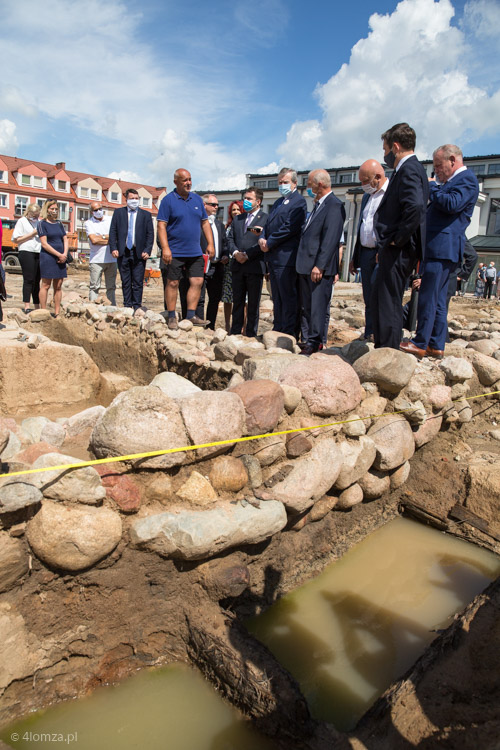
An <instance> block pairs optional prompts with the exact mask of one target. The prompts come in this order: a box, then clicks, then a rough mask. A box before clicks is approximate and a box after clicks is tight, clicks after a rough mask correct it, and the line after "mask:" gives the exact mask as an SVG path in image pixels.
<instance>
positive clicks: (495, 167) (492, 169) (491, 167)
mask: <svg viewBox="0 0 500 750" xmlns="http://www.w3.org/2000/svg"><path fill="white" fill-rule="evenodd" d="M488 174H500V164H488Z"/></svg>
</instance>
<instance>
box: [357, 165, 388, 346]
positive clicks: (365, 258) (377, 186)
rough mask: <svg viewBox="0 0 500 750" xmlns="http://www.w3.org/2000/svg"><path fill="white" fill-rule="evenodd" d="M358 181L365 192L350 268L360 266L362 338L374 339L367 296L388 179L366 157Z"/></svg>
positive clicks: (370, 286) (368, 297)
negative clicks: (378, 216) (376, 226)
mask: <svg viewBox="0 0 500 750" xmlns="http://www.w3.org/2000/svg"><path fill="white" fill-rule="evenodd" d="M359 181H360V182H361V187H362V188H363V190H364V191H365V195H364V196H363V198H362V200H361V213H360V217H359V224H358V233H357V235H356V244H355V246H354V253H353V255H352V260H351V262H350V264H349V271H350V272H351V273H354V272H355V269H356V268H360V269H361V285H362V288H363V301H364V303H365V333H364V338H365V339H367V340H368V341H371V340H373V325H372V314H371V308H370V297H371V292H372V285H373V281H374V273H375V268H376V266H377V235H376V233H375V229H374V225H373V220H374V217H375V214H376V212H377V209H378V207H379V205H380V203H381V202H382V198H383V197H384V195H385V191H386V190H387V186H388V185H389V180H388V179H387V177H386V176H385V172H384V168H383V167H382V165H381V164H380V162H378V161H377V160H376V159H368V160H367V161H365V162H363V164H362V165H361V166H360V168H359Z"/></svg>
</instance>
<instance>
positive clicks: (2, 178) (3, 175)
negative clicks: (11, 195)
mask: <svg viewBox="0 0 500 750" xmlns="http://www.w3.org/2000/svg"><path fill="white" fill-rule="evenodd" d="M0 182H7V172H5V171H2V170H0Z"/></svg>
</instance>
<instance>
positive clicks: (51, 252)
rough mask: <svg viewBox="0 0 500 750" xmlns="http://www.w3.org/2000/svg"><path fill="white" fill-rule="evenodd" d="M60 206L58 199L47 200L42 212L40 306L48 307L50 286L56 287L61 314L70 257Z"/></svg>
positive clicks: (40, 231)
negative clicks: (58, 216)
mask: <svg viewBox="0 0 500 750" xmlns="http://www.w3.org/2000/svg"><path fill="white" fill-rule="evenodd" d="M58 212H59V208H58V205H57V201H56V200H48V201H45V203H44V205H43V207H42V210H41V212H40V225H39V229H38V235H39V237H40V242H41V243H42V249H41V250H40V276H41V277H42V283H41V287H40V306H41V308H42V310H45V309H46V308H47V296H48V293H49V289H50V286H51V285H52V286H53V287H54V313H55V317H56V318H57V316H58V315H59V311H60V309H61V299H62V283H63V279H65V278H66V277H67V275H68V272H67V270H66V260H67V257H68V238H67V237H66V230H65V229H64V227H63V225H62V224H61V222H60V221H58V220H57V215H58Z"/></svg>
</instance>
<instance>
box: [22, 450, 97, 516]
mask: <svg viewBox="0 0 500 750" xmlns="http://www.w3.org/2000/svg"><path fill="white" fill-rule="evenodd" d="M81 463H83V461H82V460H81V459H79V458H74V457H73V456H65V455H63V454H61V453H44V454H43V455H42V456H40V457H39V458H37V459H36V461H35V462H34V464H33V466H32V468H33V469H45V468H47V469H48V468H49V467H51V466H61V467H62V466H64V465H74V464H81ZM31 481H32V482H33V484H35V485H36V486H37V487H38V488H39V489H40V490H41V491H42V493H43V496H44V497H48V498H50V499H51V500H59V501H64V500H68V501H71V502H77V503H84V504H86V505H96V504H98V503H101V502H102V500H104V498H105V497H106V490H105V489H104V487H103V486H102V483H101V477H100V476H99V473H98V472H97V471H96V470H95V469H94V468H93V466H84V467H83V468H82V469H77V468H75V469H64V468H59V469H54V470H52V471H41V472H40V473H38V474H33V475H32V478H31Z"/></svg>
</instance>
